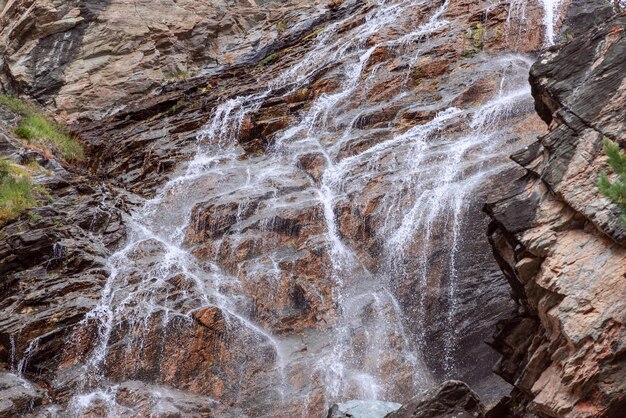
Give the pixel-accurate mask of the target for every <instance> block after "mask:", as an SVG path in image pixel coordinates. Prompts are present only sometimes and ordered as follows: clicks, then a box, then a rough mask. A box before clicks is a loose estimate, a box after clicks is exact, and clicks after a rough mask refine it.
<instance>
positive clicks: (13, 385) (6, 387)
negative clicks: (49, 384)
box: [0, 372, 44, 417]
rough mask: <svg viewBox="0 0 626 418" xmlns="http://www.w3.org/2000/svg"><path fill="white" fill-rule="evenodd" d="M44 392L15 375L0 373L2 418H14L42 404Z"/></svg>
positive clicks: (0, 408)
mask: <svg viewBox="0 0 626 418" xmlns="http://www.w3.org/2000/svg"><path fill="white" fill-rule="evenodd" d="M43 397H44V392H43V390H41V389H40V388H38V387H36V386H35V385H33V384H32V383H30V382H28V381H26V380H24V379H22V378H21V377H19V376H17V375H16V374H13V373H7V372H0V417H14V416H18V415H21V414H23V413H25V412H28V411H29V410H31V409H32V408H34V407H35V406H37V405H39V404H41V402H42V400H43Z"/></svg>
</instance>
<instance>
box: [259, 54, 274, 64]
mask: <svg viewBox="0 0 626 418" xmlns="http://www.w3.org/2000/svg"><path fill="white" fill-rule="evenodd" d="M277 59H278V55H276V53H272V54H269V55H268V56H267V57H265V58H263V59H262V60H261V61H260V62H259V67H265V66H266V65H269V64H271V63H273V62H274V61H276V60H277Z"/></svg>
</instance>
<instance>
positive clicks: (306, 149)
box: [0, 0, 617, 417]
mask: <svg viewBox="0 0 626 418" xmlns="http://www.w3.org/2000/svg"><path fill="white" fill-rule="evenodd" d="M522 3H523V4H522ZM583 3H584V7H583ZM564 4H567V7H566V6H564V10H562V14H561V15H560V16H561V17H560V18H559V19H556V23H558V24H561V23H563V22H565V23H566V24H568V25H569V26H568V27H569V28H575V30H579V28H580V26H579V25H578V24H577V23H576V22H575V18H576V16H577V15H576V13H574V12H571V13H570V12H569V11H568V10H575V9H576V8H579V9H580V8H583V9H584V10H586V13H589V10H598V11H604V10H605V9H606V7H609V8H610V6H608V5H607V4H606V2H605V1H604V0H598V1H593V2H589V1H584V2H582V1H570V2H567V3H564ZM279 5H280V6H279ZM327 6H328V7H327ZM513 6H515V7H513ZM517 6H519V7H517ZM522 6H523V7H522ZM543 14H544V9H543V7H542V5H541V4H540V3H539V2H536V1H529V2H517V1H516V2H510V1H504V0H503V1H478V2H477V1H473V0H472V1H470V0H451V1H446V2H442V1H433V2H430V1H429V2H423V3H420V2H416V3H411V2H397V3H396V2H393V1H390V2H376V3H373V2H362V1H343V2H342V1H332V2H329V3H328V4H326V3H325V2H324V3H322V2H320V3H317V2H316V3H313V2H278V1H263V2H262V1H229V2H220V1H215V2H199V1H190V0H189V1H176V2H169V1H168V2H165V1H156V2H147V1H146V2H142V1H140V2H127V1H116V0H110V1H106V2H102V1H98V2H96V1H81V2H79V1H73V2H63V4H61V3H60V2H51V1H43V0H41V1H32V0H23V1H19V0H18V1H11V2H9V3H8V4H7V5H6V7H5V8H4V11H3V12H2V16H1V17H0V24H1V26H0V27H2V29H0V40H1V42H0V45H2V48H3V50H2V51H1V54H2V57H1V58H0V59H1V60H2V62H1V63H0V65H2V75H1V76H0V83H1V85H2V88H3V89H4V90H8V91H12V92H17V93H20V94H23V95H25V96H30V97H32V98H35V99H36V100H38V101H39V102H40V103H42V104H45V105H47V106H48V107H50V108H51V109H56V110H57V111H58V115H59V117H60V118H61V119H64V120H66V121H68V122H71V123H72V125H71V130H72V132H73V133H74V134H76V135H77V136H79V137H80V138H81V140H82V141H83V142H84V143H85V145H86V147H87V148H88V155H89V160H88V161H87V162H86V163H85V166H84V167H82V170H84V171H82V172H81V168H77V167H74V168H73V169H68V168H63V167H61V166H60V165H59V164H57V163H56V162H55V160H54V159H52V160H49V161H48V160H45V159H44V158H42V157H41V156H36V157H35V158H38V159H40V160H41V165H42V166H44V167H45V168H47V169H49V170H50V171H51V172H52V175H51V176H50V178H48V177H42V178H41V182H42V184H44V183H45V181H48V182H49V183H50V184H48V183H45V184H48V187H49V189H50V190H51V191H52V195H53V201H52V202H51V203H50V204H49V205H47V206H43V207H41V208H38V209H35V210H34V212H35V214H38V215H39V216H40V217H41V219H40V220H38V221H37V222H31V220H30V219H27V218H28V217H27V216H25V217H22V218H20V219H19V220H18V221H17V222H14V223H11V224H9V225H7V226H5V227H3V229H2V234H4V235H3V236H5V237H7V238H6V239H3V240H2V242H1V243H0V269H1V272H2V273H3V274H4V275H5V276H6V277H8V279H7V280H6V282H3V284H4V283H7V285H6V289H4V288H2V290H3V293H2V296H3V299H2V301H1V302H0V309H1V315H0V361H2V362H3V364H2V367H3V369H6V370H11V371H12V372H13V374H15V375H16V376H17V378H18V379H28V381H29V382H30V383H32V384H36V385H37V386H38V387H39V389H42V390H44V389H45V395H46V396H44V397H40V392H39V391H31V392H29V393H26V394H19V396H18V397H16V398H15V399H17V400H18V401H17V403H15V402H13V401H12V402H13V404H12V405H18V406H16V407H13V406H10V405H9V404H8V403H7V408H18V407H19V408H21V405H23V401H22V399H32V400H34V404H33V405H32V408H34V410H33V413H41V414H42V415H45V414H54V413H56V414H58V415H61V416H67V415H70V416H72V415H74V416H102V415H105V414H106V413H107V412H108V411H112V412H113V413H114V414H117V415H120V416H126V415H132V414H136V415H140V416H145V415H149V414H150V413H155V414H157V413H158V414H162V415H164V416H170V415H171V416H176V415H183V416H185V415H191V416H202V417H204V416H212V415H217V416H224V417H242V416H253V417H264V416H267V417H293V416H311V417H314V416H320V415H322V414H325V413H326V411H327V410H328V407H329V406H330V405H332V404H334V403H336V402H342V401H345V400H347V399H356V398H359V399H364V398H368V397H369V398H371V399H388V400H393V401H398V402H406V401H408V400H410V399H411V398H412V397H413V396H414V394H415V392H416V391H417V390H419V389H422V388H427V387H432V386H434V385H436V383H437V382H440V381H443V380H446V379H448V378H451V377H454V378H457V377H459V378H463V379H465V380H467V381H468V382H469V383H470V384H471V385H472V386H473V387H475V388H477V389H476V390H477V391H478V392H480V393H482V394H485V395H486V396H487V399H490V398H494V397H497V396H498V395H499V394H501V393H503V392H508V390H509V389H508V385H506V384H504V383H503V381H502V380H500V379H498V378H497V377H495V376H493V375H492V374H491V372H490V369H491V364H492V363H493V362H495V353H494V352H492V351H490V350H489V349H488V348H487V347H486V346H485V345H484V344H483V341H484V339H485V338H486V337H487V336H488V335H489V334H491V332H492V328H493V326H494V324H495V322H496V321H498V320H499V319H503V318H505V317H506V315H507V314H508V313H509V312H510V311H511V310H512V309H514V308H515V306H514V303H513V301H511V300H510V298H509V297H508V293H509V289H508V287H507V284H506V283H505V282H504V281H503V280H502V279H501V273H500V266H499V265H498V263H496V261H495V260H494V259H493V258H492V257H491V255H490V248H489V246H488V244H487V243H486V242H485V240H484V235H483V230H484V229H485V228H486V221H485V219H484V216H482V214H480V213H479V210H478V208H479V207H480V206H482V202H483V200H484V197H485V196H486V195H487V194H488V193H489V192H493V191H494V190H500V189H505V188H506V187H507V182H506V181H505V180H506V179H508V178H510V176H512V175H514V174H515V173H516V172H517V171H516V170H521V169H516V168H515V167H513V165H512V164H510V162H509V161H508V158H507V157H508V155H509V154H510V153H511V152H512V151H513V150H514V149H517V148H519V147H520V146H523V145H527V144H528V145H530V144H531V143H532V142H533V141H534V139H535V137H536V136H537V135H538V134H539V133H542V132H543V131H544V127H543V126H542V124H541V121H540V120H539V118H538V117H537V115H536V114H535V112H534V111H533V109H532V98H531V96H530V89H529V86H528V84H527V82H526V78H527V72H528V68H529V66H530V62H531V59H530V58H529V56H528V55H527V54H533V53H535V52H537V51H539V50H540V49H541V48H542V47H543V46H544V43H545V40H546V36H547V35H546V33H547V32H548V29H553V27H552V26H551V25H552V24H553V23H555V22H549V24H546V25H542V24H541V23H540V22H543V21H544V19H543V17H544V16H543ZM563 16H565V18H563ZM594 16H604V15H603V14H602V13H597V14H595V15H594ZM572 19H573V20H572ZM568 22H569V23H568ZM537 27H543V28H544V30H537ZM571 30H572V31H573V30H574V29H571ZM568 33H569V32H568ZM571 33H572V36H573V34H574V32H571ZM563 36H567V33H566V34H565V35H563ZM598 50H602V48H599V49H598ZM194 66H197V67H198V68H200V71H199V72H198V74H193V73H194V70H193V67H194ZM592 67H593V66H592ZM594 68H595V67H594ZM599 68H603V67H601V66H600V67H599ZM185 73H186V74H185ZM190 75H193V76H192V77H188V76H190ZM579 76H580V75H577V76H576V77H579ZM168 77H174V78H179V79H180V80H176V81H174V80H172V81H170V82H164V80H165V79H166V78H168ZM602 80H603V79H602V78H598V82H602ZM544 90H545V91H549V90H550V89H549V86H547V85H546V87H545V88H544ZM541 94H542V95H544V96H545V97H548V96H549V95H548V94H543V93H541ZM592 99H593V100H595V98H592ZM586 100H587V99H586ZM589 100H591V99H589ZM551 103H552V102H549V101H546V105H545V106H552V104H551ZM607 103H613V102H607ZM544 113H545V112H541V115H542V116H544ZM6 119H7V120H9V124H8V125H7V126H8V127H7V128H6V136H7V137H10V140H9V141H8V145H6V146H5V144H4V143H2V144H1V145H2V150H3V152H5V150H6V153H7V154H9V153H10V154H11V155H13V154H15V155H13V157H14V158H18V157H19V156H20V155H21V153H23V152H25V151H24V148H23V146H22V145H21V144H19V143H17V142H16V141H15V138H12V137H11V135H12V133H11V132H12V129H13V127H14V124H13V125H11V124H12V123H13V122H11V120H12V119H11V117H10V116H7V118H6ZM3 120H4V119H3ZM576 129H578V128H576ZM607 135H608V134H607ZM538 147H539V146H538V145H533V146H532V147H531V148H529V149H533V150H537V149H539V148H538ZM546 147H548V145H547V144H546ZM546 149H548V148H546ZM581 152H582V151H581ZM583 154H584V153H583ZM584 155H587V154H584ZM19 158H21V157H19ZM559 158H560V157H559ZM581 158H582V157H581ZM44 160H45V161H44ZM572 175H573V174H572ZM567 176H568V175H567V173H566V174H564V175H563V178H568V177H567ZM578 191H579V190H573V192H578ZM563 193H564V194H565V193H566V190H565V189H564V190H563ZM546 196H547V195H546ZM604 204H605V205H607V206H606V207H607V210H614V209H615V208H613V209H611V206H610V205H608V202H604ZM125 210H132V216H128V217H127V216H122V213H123V211H125ZM572 210H573V209H572ZM495 212H496V209H494V213H495ZM568 213H569V212H568ZM57 218H58V220H57ZM515 219H517V218H515ZM524 219H525V218H524ZM567 219H570V218H567ZM571 219H574V221H575V222H574V223H573V224H571V225H579V224H578V223H576V222H578V221H579V220H581V219H582V218H580V217H576V216H574V215H572V218H571ZM602 219H603V218H597V219H596V220H595V222H598V223H601V222H602ZM611 219H612V218H609V216H608V212H607V214H606V218H605V221H606V222H608V223H610V222H612V221H611ZM559 225H562V224H559ZM568 225H569V224H568ZM495 230H496V229H495V228H492V231H495ZM572 231H575V229H574V228H569V229H568V228H566V229H560V228H559V227H555V231H554V233H555V234H556V233H558V234H566V233H571V232H572ZM615 231H617V230H615ZM494 233H495V232H494ZM613 235H614V236H616V237H617V235H615V233H614V234H613ZM507 236H508V235H507ZM122 238H124V239H123V240H122ZM493 239H494V240H495V239H496V238H495V236H494V238H493ZM604 239H607V240H608V238H604ZM494 242H495V241H494ZM542 242H543V241H542ZM549 242H551V241H549ZM568 245H573V244H571V241H570V244H568ZM516 248H517V247H516ZM541 248H543V247H541ZM616 248H617V247H616ZM574 249H576V248H574ZM562 251H563V252H565V251H569V248H564V249H563V250H562ZM578 251H580V250H578ZM540 257H546V256H545V255H541V256H540ZM501 259H502V257H499V260H498V261H499V264H501V265H504V264H503V262H502V260H501ZM531 261H532V260H531ZM539 261H543V259H542V260H539ZM539 261H536V260H535V261H532V262H531V263H530V264H528V263H527V265H526V267H527V271H529V270H530V271H532V267H533V265H534V264H533V263H539ZM544 263H545V261H544ZM537 265H538V264H537ZM518 267H519V266H518ZM511 282H512V283H513V282H514V281H513V280H511ZM518 287H519V286H518ZM518 299H519V298H518ZM551 300H552V299H551ZM528 305H530V303H528ZM542 306H543V305H542ZM567 306H570V305H566V307H567ZM528 312H532V311H531V310H528ZM569 312H570V314H572V315H573V314H574V313H575V310H570V311H569ZM526 319H528V321H530V322H528V321H526V322H524V323H525V324H530V325H529V326H530V327H531V328H532V327H534V328H532V329H531V331H529V332H531V333H532V332H535V331H536V330H537V329H538V327H539V320H538V319H537V315H535V316H533V315H531V314H527V315H526V316H525V317H524V320H526ZM601 319H602V318H600V317H598V318H597V320H598V321H600V320H601ZM507 326H508V325H507ZM507 329H509V328H507ZM529 329H530V328H529ZM516 335H517V334H516ZM524 335H525V334H524ZM612 338H614V339H616V338H617V337H612ZM559 341H560V340H559ZM586 341H587V340H585V341H583V342H581V343H582V344H588V343H587V342H586ZM616 341H617V340H616ZM538 342H539V343H541V342H542V341H541V340H538ZM555 344H556V343H555ZM558 344H561V342H559V343H558ZM494 345H495V346H496V347H498V348H499V347H500V346H498V343H497V342H496V343H494ZM559 347H560V346H559ZM524 350H525V348H521V349H518V350H517V351H516V355H521V353H523V352H524ZM559 353H563V350H561V351H559ZM516 359H517V357H516ZM513 374H514V372H513ZM607 376H608V375H607ZM505 377H506V378H507V379H509V381H512V379H510V378H509V376H505ZM11 379H13V377H11ZM13 381H14V380H12V382H13ZM10 385H11V386H7V387H13V383H10ZM33 387H36V386H33ZM431 394H432V395H433V396H435V397H436V396H439V398H437V399H434V400H432V399H431V398H429V399H430V400H425V399H422V400H418V401H415V402H413V403H410V404H408V405H410V408H413V409H406V410H408V411H413V412H410V413H411V414H413V413H414V412H415V413H417V412H416V411H419V413H422V412H423V411H424V409H426V410H428V411H431V412H432V411H440V412H441V411H444V412H445V411H456V412H459V413H469V414H478V415H476V416H480V414H482V407H480V405H479V404H478V403H477V402H475V396H474V395H473V394H472V393H470V392H468V391H467V389H466V388H465V387H462V385H460V384H459V383H449V384H447V385H444V387H443V388H442V389H441V390H439V391H434V392H432V393H431ZM11 396H12V395H11ZM452 398H454V402H453V399H452ZM39 399H41V405H39ZM459 399H460V400H461V401H462V402H461V404H458V403H457V401H458V400H459ZM458 405H461V409H459V408H457V406H458ZM431 407H432V408H431ZM29 408H30V407H29ZM407 408H409V407H408V406H407ZM433 408H434V409H433ZM9 410H10V409H9ZM463 411H465V412H463ZM407 413H409V412H407ZM425 413H428V412H425Z"/></svg>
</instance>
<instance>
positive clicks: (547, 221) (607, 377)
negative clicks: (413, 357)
mask: <svg viewBox="0 0 626 418" xmlns="http://www.w3.org/2000/svg"><path fill="white" fill-rule="evenodd" d="M625 29H626V16H624V15H622V16H619V17H617V18H615V19H613V20H610V21H609V22H608V23H606V24H604V25H602V26H601V27H599V28H596V29H594V30H591V31H590V32H588V33H586V34H584V35H582V36H580V37H578V38H575V39H574V40H573V41H571V42H569V43H566V44H565V45H563V46H559V47H554V48H551V49H550V50H548V51H547V52H545V53H544V54H542V55H541V56H540V57H539V59H538V61H537V62H536V63H535V65H533V67H532V69H531V72H530V83H531V85H532V91H533V96H534V98H535V107H536V109H537V112H538V114H539V115H540V116H541V118H542V119H543V120H544V121H545V123H546V124H547V125H548V126H549V132H548V133H547V134H546V135H544V136H542V137H541V138H540V139H539V140H538V141H537V142H535V143H533V144H531V145H529V146H528V147H526V148H524V149H523V150H521V151H519V152H518V153H516V154H514V155H513V159H514V160H515V161H516V162H517V163H518V164H519V165H521V166H522V167H524V168H525V169H526V174H525V175H524V176H523V177H522V178H520V179H519V180H518V181H516V182H515V183H514V184H513V185H512V186H511V187H510V189H509V190H508V192H506V193H505V194H504V196H506V197H504V198H502V199H500V200H498V201H494V202H492V203H489V204H487V205H486V206H485V210H486V211H487V213H488V214H489V215H490V217H491V218H492V222H491V224H490V226H489V240H490V242H491V244H492V246H493V249H494V254H495V256H496V258H497V260H498V262H499V264H500V266H501V267H502V270H503V272H504V274H505V276H506V277H507V279H508V281H509V283H510V284H511V287H512V289H513V295H514V297H515V299H516V300H517V302H518V304H519V313H518V314H517V315H515V316H514V317H512V318H510V319H509V320H506V321H502V322H500V323H499V324H498V334H497V335H496V337H495V340H494V341H493V346H494V347H496V349H498V351H500V352H501V353H502V354H503V357H502V359H501V360H500V362H499V363H498V365H497V367H496V372H497V373H498V374H500V375H501V376H503V377H504V378H505V379H506V380H508V381H509V382H510V383H512V384H513V385H515V389H516V390H515V394H514V397H513V400H512V401H510V402H509V403H508V410H507V409H506V408H504V409H499V411H500V413H502V414H506V415H507V416H518V415H519V416H522V415H523V414H524V410H525V411H528V412H531V413H534V414H536V415H538V416H541V417H619V416H622V415H623V413H624V411H625V410H626V396H625V395H626V393H625V392H626V385H625V382H626V360H625V359H626V357H625V354H626V345H625V343H626V329H625V327H624V324H625V321H626V316H625V315H626V306H625V303H626V302H625V301H626V247H625V244H626V231H625V230H624V229H623V227H622V226H621V225H620V223H619V220H618V216H619V215H620V209H619V208H618V207H617V206H616V205H614V204H612V203H611V202H610V201H608V200H607V199H606V198H605V197H604V196H602V195H601V194H600V192H599V190H598V188H597V181H598V177H599V174H600V172H602V171H609V170H608V166H607V157H606V156H605V154H604V152H603V145H602V144H603V140H604V138H609V139H611V140H613V141H616V142H618V143H620V144H621V146H622V147H623V148H624V147H626V126H625V121H626V106H625V105H626V87H625V86H626V84H625V80H626V78H625V73H624V68H626V31H625ZM501 406H502V405H501Z"/></svg>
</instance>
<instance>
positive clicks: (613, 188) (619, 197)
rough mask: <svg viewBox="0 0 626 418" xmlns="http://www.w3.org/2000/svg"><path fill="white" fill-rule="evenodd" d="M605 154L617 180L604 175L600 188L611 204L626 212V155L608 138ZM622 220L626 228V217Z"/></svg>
mask: <svg viewBox="0 0 626 418" xmlns="http://www.w3.org/2000/svg"><path fill="white" fill-rule="evenodd" d="M604 152H605V153H606V155H607V157H608V158H609V166H611V168H612V169H613V171H614V172H615V174H617V179H616V180H615V181H611V180H609V176H608V175H607V174H606V173H602V174H600V179H599V180H598V188H599V189H600V192H602V194H603V195H605V196H606V197H607V198H608V199H609V200H610V201H611V202H613V203H615V204H616V205H618V206H619V207H621V208H622V209H623V210H624V211H625V212H626V153H624V152H623V151H622V150H621V149H620V147H619V145H618V144H616V143H615V142H613V141H611V140H610V139H608V138H605V139H604ZM620 219H621V221H622V225H623V226H624V228H626V215H622V216H621V217H620Z"/></svg>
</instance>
